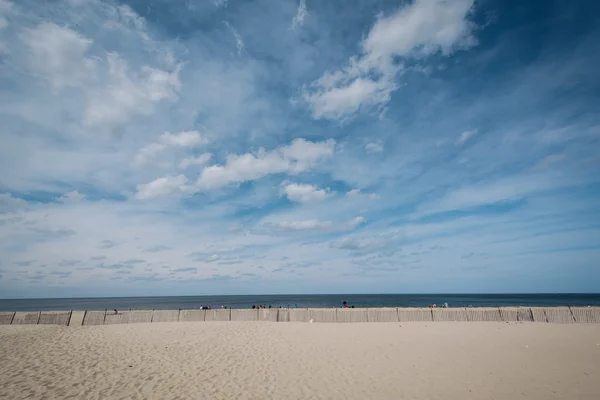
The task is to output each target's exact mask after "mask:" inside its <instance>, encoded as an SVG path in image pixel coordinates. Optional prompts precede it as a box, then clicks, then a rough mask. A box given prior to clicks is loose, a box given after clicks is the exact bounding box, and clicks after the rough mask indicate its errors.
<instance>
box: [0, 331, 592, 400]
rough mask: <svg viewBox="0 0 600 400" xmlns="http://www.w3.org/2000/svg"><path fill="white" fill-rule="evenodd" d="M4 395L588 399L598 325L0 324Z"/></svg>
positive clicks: (0, 380) (0, 384) (0, 370)
mask: <svg viewBox="0 0 600 400" xmlns="http://www.w3.org/2000/svg"><path fill="white" fill-rule="evenodd" d="M0 359H1V360H2V362H1V363H0V398H3V399H4V398H5V399H26V398H28V399H29V398H33V399H231V398H236V399H361V400H362V399H417V398H418V399H515V398H526V399H566V398H572V399H597V398H598V396H599V394H600V380H598V376H600V325H598V324H589V325H585V324H577V325H575V324H573V325H560V324H533V323H485V322H483V323H477V322H474V323H452V322H448V323H435V324H431V323H400V324H399V323H357V324H310V323H268V322H225V323H219V322H212V323H202V322H200V323H161V324H128V325H113V326H93V327H87V326H84V327H58V326H2V327H0Z"/></svg>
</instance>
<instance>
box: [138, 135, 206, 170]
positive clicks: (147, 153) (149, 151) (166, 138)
mask: <svg viewBox="0 0 600 400" xmlns="http://www.w3.org/2000/svg"><path fill="white" fill-rule="evenodd" d="M209 142H210V140H209V139H208V138H206V137H204V136H202V135H201V134H200V133H199V132H197V131H183V132H179V133H169V132H165V133H163V134H162V135H160V137H159V138H158V142H155V143H150V144H148V145H146V146H144V147H142V148H141V149H140V150H139V151H138V153H137V154H136V155H135V157H134V159H133V163H134V165H135V166H137V167H141V166H144V165H146V164H148V163H150V162H151V161H154V160H155V159H156V158H158V156H159V155H160V154H161V153H163V152H164V151H165V150H166V149H167V148H169V147H176V148H186V147H197V146H200V145H203V144H206V143H209ZM211 156H212V155H211V154H208V155H207V154H202V155H201V156H200V157H198V158H197V159H194V158H189V159H185V160H183V161H182V162H181V164H180V168H187V166H189V165H192V164H196V165H200V164H204V163H206V162H208V161H209V160H210V158H211ZM207 157H208V158H207ZM202 160H204V161H202ZM181 165H186V166H185V167H181Z"/></svg>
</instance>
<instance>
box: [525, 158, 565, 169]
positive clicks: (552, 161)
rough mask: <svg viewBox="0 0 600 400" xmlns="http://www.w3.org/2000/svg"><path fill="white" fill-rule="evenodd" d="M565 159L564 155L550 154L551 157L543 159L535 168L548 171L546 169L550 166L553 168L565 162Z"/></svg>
mask: <svg viewBox="0 0 600 400" xmlns="http://www.w3.org/2000/svg"><path fill="white" fill-rule="evenodd" d="M565 158H566V156H565V155H564V154H550V155H549V156H546V157H544V158H542V159H541V160H540V161H538V162H537V163H536V164H535V166H534V167H533V168H534V169H546V168H549V167H550V166H552V165H553V164H556V163H558V162H560V161H562V160H564V159H565Z"/></svg>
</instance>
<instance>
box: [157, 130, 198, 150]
mask: <svg viewBox="0 0 600 400" xmlns="http://www.w3.org/2000/svg"><path fill="white" fill-rule="evenodd" d="M160 141H161V142H163V143H164V144H166V145H169V146H177V147H194V146H199V145H202V144H206V143H208V142H209V140H208V139H207V138H205V137H203V136H202V135H201V134H200V132H198V131H183V132H179V133H169V132H165V133H163V134H162V135H161V137H160Z"/></svg>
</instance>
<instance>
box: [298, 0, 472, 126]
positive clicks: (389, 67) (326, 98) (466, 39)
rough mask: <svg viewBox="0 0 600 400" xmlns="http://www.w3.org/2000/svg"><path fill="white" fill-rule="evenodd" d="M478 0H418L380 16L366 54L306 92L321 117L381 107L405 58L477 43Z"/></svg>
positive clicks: (366, 40)
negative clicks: (473, 16)
mask: <svg viewBox="0 0 600 400" xmlns="http://www.w3.org/2000/svg"><path fill="white" fill-rule="evenodd" d="M472 6H473V0H456V1H444V0H415V1H414V2H412V3H409V4H408V5H405V6H402V7H400V8H399V9H398V10H397V11H396V12H394V13H392V14H390V15H388V16H382V17H379V18H378V19H377V21H376V22H375V24H374V25H373V27H372V28H371V30H370V31H369V33H368V34H367V36H366V37H365V38H364V39H363V41H362V42H361V44H360V47H361V50H362V52H361V54H360V55H357V56H353V57H351V58H350V60H349V62H348V64H347V65H346V66H345V67H343V68H342V69H340V70H338V71H335V72H328V73H325V74H324V75H323V76H322V77H321V78H319V79H317V80H316V81H314V82H313V83H312V84H311V85H310V86H309V87H308V88H305V90H304V92H303V98H304V100H305V101H306V103H307V104H308V105H309V106H310V108H311V111H312V115H313V117H314V118H316V119H321V118H327V119H342V118H345V117H347V116H349V115H350V114H352V113H355V112H356V111H359V110H360V109H371V108H373V107H382V106H384V105H385V104H386V103H388V102H389V101H390V99H391V93H392V92H394V91H395V90H396V89H397V88H398V86H399V85H398V84H397V83H396V81H395V79H396V75H397V73H398V72H401V71H403V70H404V68H405V67H404V66H403V64H402V63H401V62H397V61H396V60H397V59H398V58H400V59H406V60H409V59H422V58H424V57H427V56H430V55H433V54H435V53H438V52H439V53H441V54H442V55H449V54H451V53H453V52H454V51H456V50H459V49H464V48H468V47H471V46H473V45H474V44H475V43H476V41H475V39H474V38H473V36H472V33H473V30H474V28H475V25H474V23H473V22H471V21H470V20H469V17H470V15H471V11H472Z"/></svg>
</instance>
